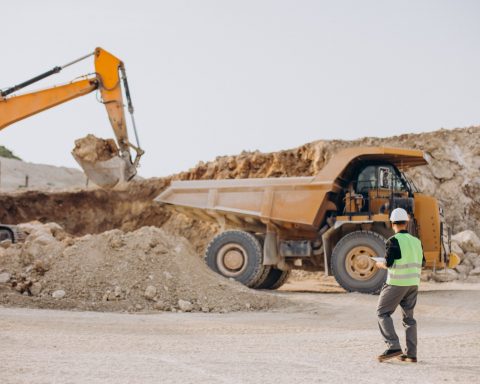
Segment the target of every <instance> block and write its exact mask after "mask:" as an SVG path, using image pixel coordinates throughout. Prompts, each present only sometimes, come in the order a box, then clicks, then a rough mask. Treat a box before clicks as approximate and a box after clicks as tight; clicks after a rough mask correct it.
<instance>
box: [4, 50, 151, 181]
mask: <svg viewBox="0 0 480 384" xmlns="http://www.w3.org/2000/svg"><path fill="white" fill-rule="evenodd" d="M92 55H93V56H94V65H95V74H93V75H90V76H85V78H84V79H82V80H76V81H73V82H71V83H68V84H65V85H61V86H54V87H50V88H47V89H43V90H40V91H36V92H31V93H26V94H21V95H12V96H9V95H11V94H12V93H14V92H16V91H18V90H20V89H22V88H25V87H27V86H29V85H31V84H33V83H36V82H38V81H40V80H42V79H45V78H46V77H49V76H51V75H54V74H56V73H58V72H60V71H61V70H62V69H64V68H66V67H68V66H70V65H72V64H75V63H77V62H78V61H80V60H83V59H86V58H88V57H90V56H92ZM122 81H123V85H124V87H125V94H126V96H127V101H128V110H129V112H130V114H131V115H132V122H133V128H134V131H135V137H136V138H137V145H136V146H135V145H133V144H132V143H130V141H129V139H128V132H127V124H126V120H125V112H124V103H123V92H122ZM95 90H99V91H100V94H101V97H102V102H103V104H104V105H105V108H106V109H107V113H108V117H109V120H110V124H111V126H112V129H113V132H114V134H115V139H116V144H117V145H118V149H119V151H118V158H119V159H120V160H121V161H120V162H119V159H118V158H117V159H116V160H115V161H110V160H109V161H108V163H105V164H102V162H99V161H97V162H95V163H93V162H91V161H87V160H86V159H84V158H80V157H78V156H76V155H75V154H74V157H75V159H76V160H77V162H78V163H79V164H80V166H81V167H82V168H83V170H84V171H85V173H86V174H87V176H88V177H89V178H90V179H91V180H92V181H94V182H95V183H96V184H98V185H100V186H104V187H112V186H113V185H115V184H116V183H117V182H118V181H120V180H121V179H123V180H126V181H128V180H130V179H132V178H133V177H134V176H135V175H136V173H137V172H136V167H137V166H138V163H139V160H140V157H141V156H142V155H143V153H144V152H143V150H142V149H140V147H139V144H138V135H137V132H136V127H135V121H134V120H133V105H132V101H131V98H130V90H129V89H128V81H127V77H126V72H125V66H124V64H123V62H122V61H121V60H119V59H118V58H117V57H115V56H114V55H112V54H111V53H109V52H107V51H105V50H104V49H102V48H96V49H95V51H94V52H93V53H91V54H88V55H86V56H83V57H81V58H80V59H77V60H75V61H72V62H71V63H68V64H66V65H64V66H62V67H58V66H57V67H54V68H53V69H51V70H49V71H47V72H45V73H43V74H41V75H39V76H36V77H34V78H32V79H30V80H27V81H25V82H23V83H20V84H18V85H15V86H13V87H10V88H8V89H6V90H3V91H0V130H2V129H4V128H5V127H7V126H9V125H11V124H13V123H15V122H17V121H20V120H22V119H26V118H27V117H30V116H32V115H35V114H37V113H40V112H42V111H45V110H47V109H49V108H52V107H55V106H57V105H59V104H62V103H65V102H67V101H70V100H73V99H75V98H77V97H80V96H84V95H87V94H89V93H91V92H93V91H95ZM130 148H132V149H133V150H135V152H136V157H135V160H134V161H132V158H131V154H130ZM113 165H115V166H113ZM118 168H120V172H121V173H122V175H118V177H117V175H113V173H115V172H117V173H118ZM107 173H109V175H107Z"/></svg>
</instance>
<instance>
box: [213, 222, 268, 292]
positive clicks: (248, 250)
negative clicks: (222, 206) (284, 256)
mask: <svg viewBox="0 0 480 384" xmlns="http://www.w3.org/2000/svg"><path fill="white" fill-rule="evenodd" d="M205 261H206V263H207V265H208V266H209V267H210V269H212V270H213V271H215V272H217V273H218V274H220V275H222V276H224V277H227V278H233V279H235V280H237V281H238V282H240V283H242V284H244V285H246V286H247V287H250V288H256V285H257V284H258V283H259V282H261V281H263V280H265V276H266V275H268V273H269V272H270V269H271V267H269V266H268V267H267V266H264V265H263V252H262V246H261V244H260V242H259V241H258V239H257V238H256V237H255V236H253V235H252V234H250V233H248V232H244V231H236V230H232V231H225V232H222V233H220V234H219V235H217V236H215V237H214V238H213V240H212V241H211V242H210V244H209V245H208V247H207V250H206V252H205Z"/></svg>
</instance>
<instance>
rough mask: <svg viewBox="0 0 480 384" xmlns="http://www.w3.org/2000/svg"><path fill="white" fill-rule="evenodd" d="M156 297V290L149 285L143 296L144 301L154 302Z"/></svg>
mask: <svg viewBox="0 0 480 384" xmlns="http://www.w3.org/2000/svg"><path fill="white" fill-rule="evenodd" d="M156 295H157V288H155V287H154V286H153V285H149V286H148V287H147V288H146V289H145V293H144V296H145V298H146V299H148V300H154V299H155V296H156Z"/></svg>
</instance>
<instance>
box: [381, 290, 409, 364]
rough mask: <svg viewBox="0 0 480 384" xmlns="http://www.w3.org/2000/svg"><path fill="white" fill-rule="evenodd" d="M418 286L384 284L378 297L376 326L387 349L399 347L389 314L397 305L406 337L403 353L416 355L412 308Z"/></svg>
mask: <svg viewBox="0 0 480 384" xmlns="http://www.w3.org/2000/svg"><path fill="white" fill-rule="evenodd" d="M417 293H418V286H416V285H413V286H409V287H399V286H396V285H388V284H384V285H383V288H382V291H381V292H380V297H379V298H378V305H377V317H378V327H379V328H380V332H381V334H382V336H383V339H384V340H385V344H387V347H388V349H400V341H399V340H398V336H397V334H396V333H395V327H394V326H393V320H392V318H391V315H392V313H393V312H395V309H397V307H398V305H399V304H400V307H401V308H402V315H403V327H404V328H405V334H406V339H407V348H406V350H405V354H406V355H408V356H410V357H417V322H416V321H415V319H414V318H413V309H414V308H415V304H417Z"/></svg>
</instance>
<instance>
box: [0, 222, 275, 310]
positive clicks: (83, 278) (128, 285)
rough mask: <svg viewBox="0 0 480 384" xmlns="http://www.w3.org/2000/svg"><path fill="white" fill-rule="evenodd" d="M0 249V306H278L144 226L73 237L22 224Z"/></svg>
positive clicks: (52, 227) (56, 228) (271, 298)
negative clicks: (22, 236)
mask: <svg viewBox="0 0 480 384" xmlns="http://www.w3.org/2000/svg"><path fill="white" fill-rule="evenodd" d="M21 228H22V230H24V231H25V232H28V233H29V235H28V236H27V238H26V240H25V242H24V243H22V244H12V245H9V244H8V243H3V244H2V245H3V247H0V277H1V278H2V279H3V280H0V302H1V303H3V304H9V305H21V306H29V307H32V306H33V307H40V308H65V309H82V310H98V311H145V310H147V311H150V310H167V311H179V310H182V311H204V312H211V311H213V312H229V311H236V310H249V309H252V310H253V309H256V310H259V309H266V308H271V307H273V306H275V305H278V304H279V303H281V301H282V300H280V299H278V298H276V297H274V296H273V295H270V294H267V293H264V292H258V291H253V290H250V289H248V288H246V287H244V286H243V285H241V284H239V283H237V282H235V281H229V280H227V279H224V278H223V277H220V276H219V275H217V274H215V273H214V272H212V271H211V270H210V269H208V267H207V266H206V265H205V264H204V263H203V262H202V261H201V260H200V259H199V258H198V257H197V256H196V255H195V253H194V251H193V249H192V248H191V246H190V244H189V243H188V242H187V241H186V240H185V239H182V238H178V237H175V236H172V235H168V234H167V233H166V232H165V231H163V230H162V229H158V228H154V227H144V228H141V229H139V230H137V231H134V232H130V233H124V232H122V231H120V230H113V231H107V232H104V233H102V234H100V235H86V236H84V237H80V238H72V237H70V236H69V235H68V234H67V233H66V232H65V231H64V230H63V229H62V228H61V227H60V226H59V225H58V224H55V223H48V224H45V225H42V224H40V223H30V224H25V225H21Z"/></svg>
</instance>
